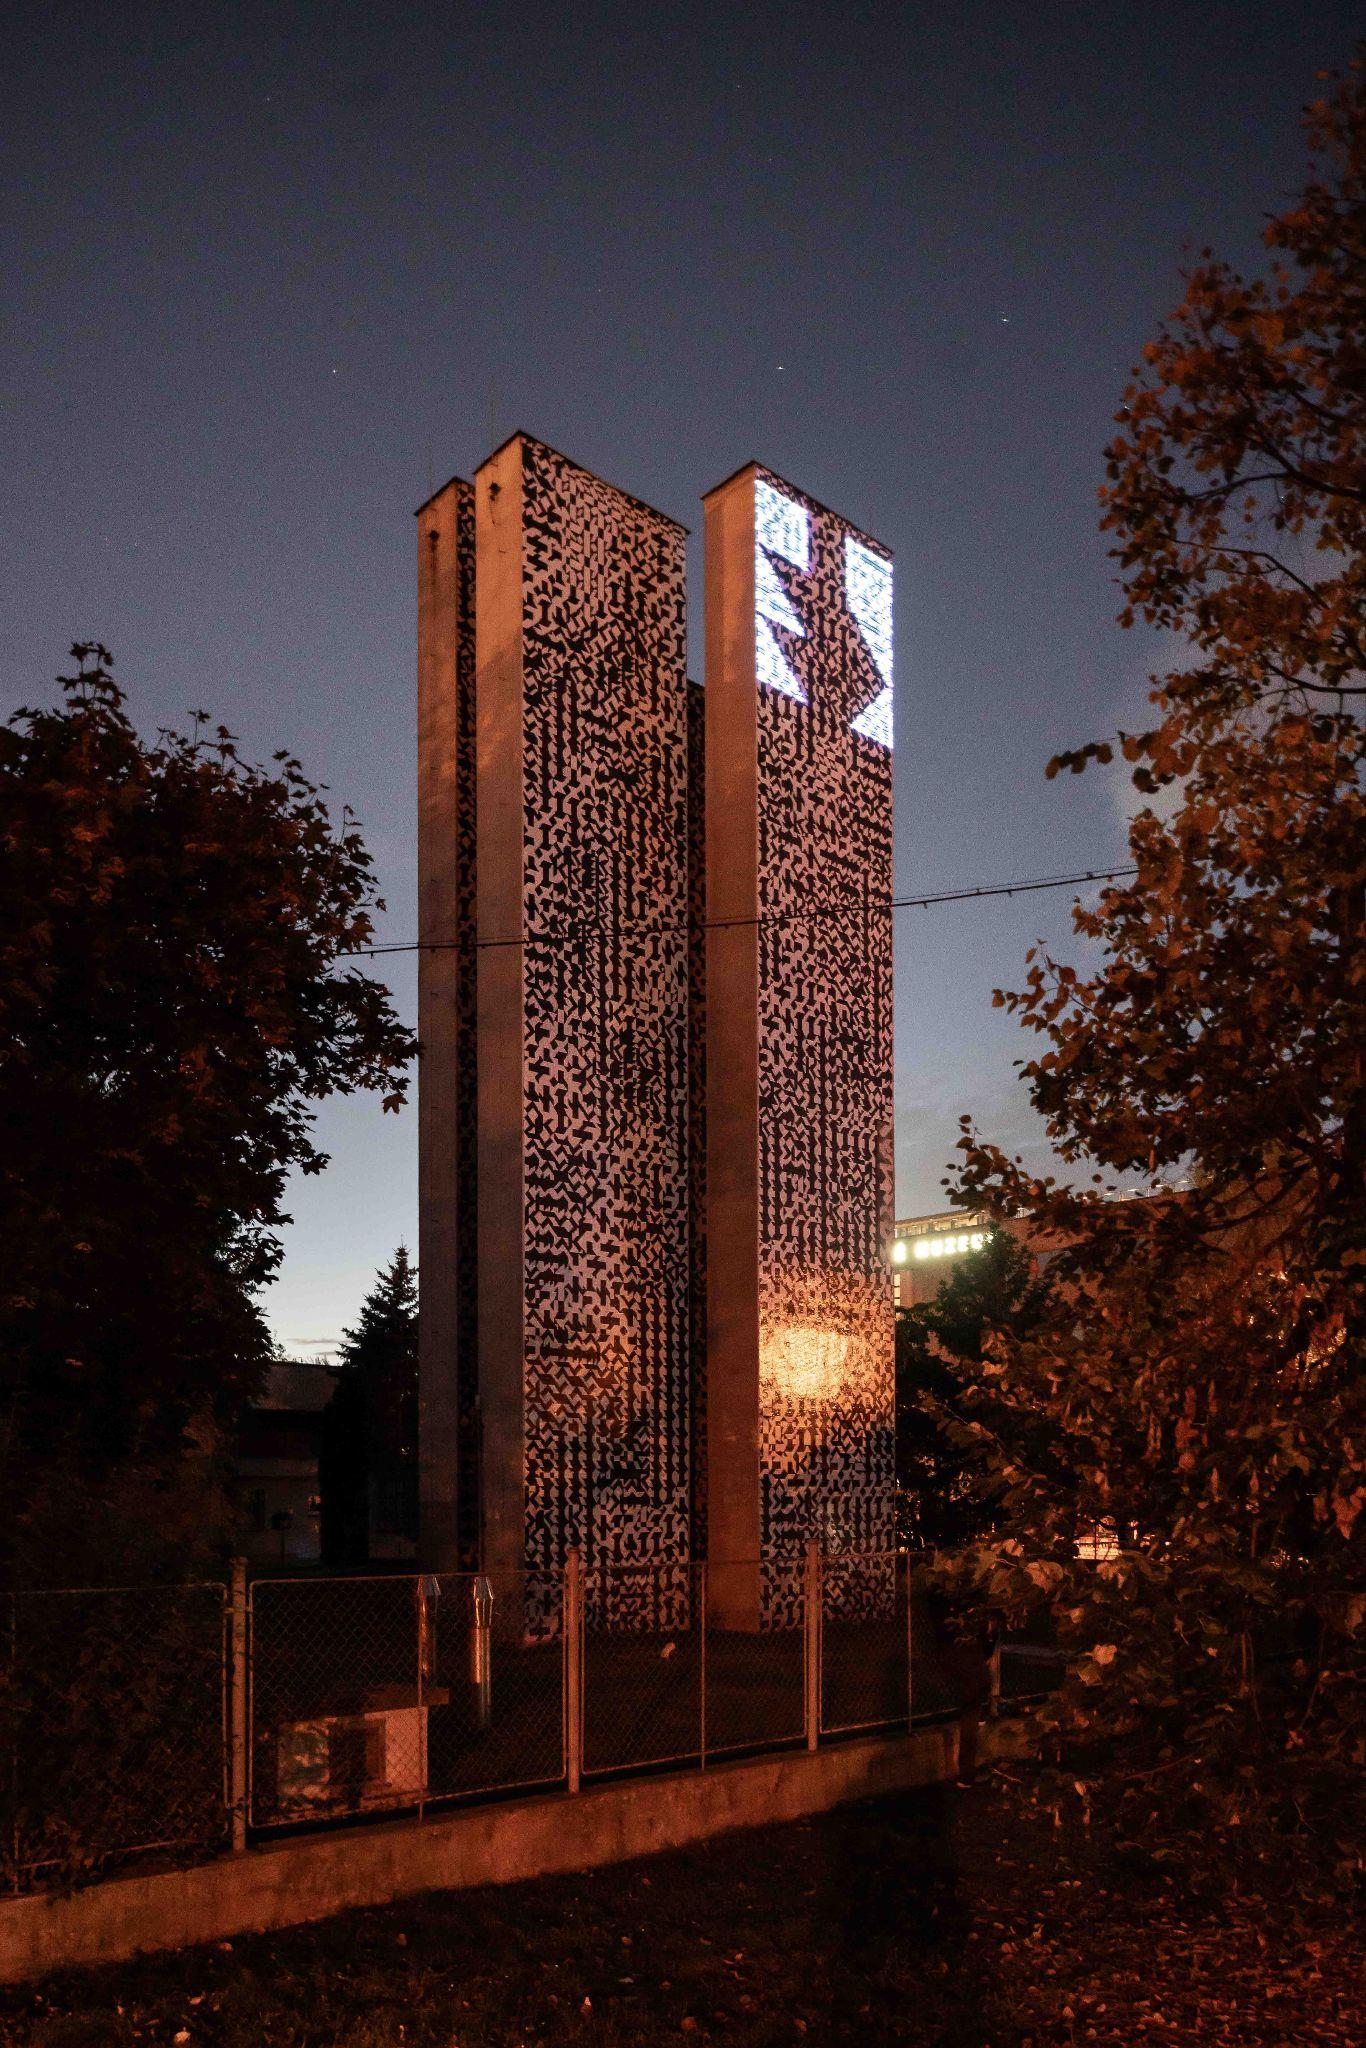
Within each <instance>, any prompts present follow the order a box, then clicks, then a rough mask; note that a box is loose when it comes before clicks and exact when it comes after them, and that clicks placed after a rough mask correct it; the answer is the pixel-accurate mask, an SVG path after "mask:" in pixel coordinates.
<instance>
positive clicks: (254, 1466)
mask: <svg viewBox="0 0 1366 2048" xmlns="http://www.w3.org/2000/svg"><path fill="white" fill-rule="evenodd" d="M336 1384H337V1371H336V1368H335V1367H334V1366H331V1365H321V1364H314V1363H312V1362H304V1361H301V1360H297V1359H281V1360H279V1361H278V1363H276V1364H275V1365H272V1367H271V1369H270V1377H269V1379H268V1380H267V1382H266V1386H265V1390H264V1392H263V1393H262V1394H261V1395H260V1397H259V1399H258V1400H257V1401H255V1402H254V1403H253V1405H252V1406H251V1407H250V1408H249V1409H248V1410H247V1413H246V1415H245V1417H244V1418H243V1421H242V1426H241V1429H240V1431H239V1433H238V1441H237V1480H238V1499H239V1502H240V1505H241V1516H240V1525H239V1535H238V1542H239V1544H240V1547H241V1552H242V1555H243V1556H244V1557H250V1558H260V1559H262V1560H266V1559H276V1560H279V1559H292V1560H294V1561H295V1562H297V1563H300V1564H316V1563H317V1561H318V1557H319V1555H320V1540H319V1539H320V1527H321V1520H322V1491H321V1487H320V1484H319V1479H318V1453H319V1446H320V1443H321V1439H322V1430H323V1413H324V1410H325V1409H326V1408H327V1405H328V1403H329V1402H330V1401H331V1399H332V1394H333V1391H334V1389H335V1387H336Z"/></svg>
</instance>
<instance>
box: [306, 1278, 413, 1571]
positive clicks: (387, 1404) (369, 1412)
mask: <svg viewBox="0 0 1366 2048" xmlns="http://www.w3.org/2000/svg"><path fill="white" fill-rule="evenodd" d="M344 1337H345V1341H344V1343H343V1344H342V1347H341V1359H340V1363H341V1368H342V1371H341V1378H340V1380H339V1382H338V1385H337V1390H336V1392H335V1393H334V1394H333V1396H332V1400H331V1402H330V1403H329V1405H328V1410H327V1417H326V1424H325V1442H324V1460H323V1468H322V1475H321V1476H322V1495H323V1555H324V1558H325V1559H326V1560H327V1561H328V1562H330V1563H334V1564H356V1563H360V1562H362V1561H363V1560H364V1559H365V1558H366V1557H368V1555H369V1535H370V1530H371V1528H372V1526H373V1525H374V1522H375V1518H376V1515H377V1513H379V1514H383V1516H384V1517H385V1519H386V1522H387V1523H389V1524H391V1525H396V1526H395V1527H394V1530H393V1533H397V1534H400V1535H403V1536H405V1537H407V1538H409V1539H410V1540H413V1539H415V1538H416V1535H417V1416H418V1409H417V1280H416V1274H415V1272H414V1270H413V1267H412V1264H411V1262H410V1260H409V1258H408V1250H407V1246H406V1245H400V1246H399V1247H398V1249H397V1251H396V1252H395V1253H394V1256H393V1259H392V1260H391V1261H390V1263H389V1265H388V1266H386V1267H385V1269H384V1270H383V1272H381V1273H380V1275H379V1277H378V1279H377V1280H376V1282H375V1285H374V1286H373V1288H372V1289H371V1290H370V1293H369V1294H368V1295H367V1296H366V1298H365V1300H364V1302H363V1303H362V1305H361V1312H360V1321H359V1323H358V1324H357V1326H356V1328H355V1329H354V1330H347V1331H345V1332H344Z"/></svg>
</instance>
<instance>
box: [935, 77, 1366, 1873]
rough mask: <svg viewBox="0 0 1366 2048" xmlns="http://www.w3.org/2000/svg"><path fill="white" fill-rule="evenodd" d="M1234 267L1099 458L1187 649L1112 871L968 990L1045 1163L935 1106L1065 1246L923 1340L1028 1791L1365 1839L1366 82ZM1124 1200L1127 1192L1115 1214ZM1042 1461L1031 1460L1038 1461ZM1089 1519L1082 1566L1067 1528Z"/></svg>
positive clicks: (1334, 99)
mask: <svg viewBox="0 0 1366 2048" xmlns="http://www.w3.org/2000/svg"><path fill="white" fill-rule="evenodd" d="M1307 127H1308V133H1309V137H1310V141H1311V144H1312V146H1313V148H1314V151H1315V168H1314V173H1313V176H1312V178H1311V181H1310V183H1309V184H1308V185H1307V187H1306V189H1305V191H1304V193H1303V195H1302V197H1301V198H1300V199H1299V201H1298V202H1297V203H1296V204H1295V205H1294V206H1292V207H1291V208H1290V209H1289V211H1287V212H1285V213H1284V214H1282V215H1280V216H1279V217H1278V218H1276V219H1274V220H1273V221H1271V223H1270V224H1269V226H1268V227H1267V229H1266V235H1265V239H1266V243H1267V247H1268V251H1269V261H1268V271H1267V275H1266V276H1264V277H1261V278H1257V279H1252V280H1246V279H1244V278H1242V277H1240V276H1238V275H1237V274H1236V273H1234V272H1233V271H1231V270H1230V269H1229V268H1228V267H1227V266H1226V265H1224V264H1222V263H1220V262H1218V261H1217V260H1215V259H1214V258H1213V257H1212V256H1210V255H1209V254H1208V252H1206V254H1205V256H1204V257H1203V258H1202V260H1201V261H1200V263H1199V265H1198V266H1197V267H1196V268H1195V269H1194V270H1193V271H1192V272H1191V273H1190V275H1189V276H1188V277H1187V279H1186V289H1185V296H1184V298H1183V300H1182V302H1181V304H1180V305H1179V307H1178V308H1177V310H1176V311H1175V313H1174V314H1173V315H1172V316H1171V318H1170V319H1169V320H1168V322H1167V323H1166V325H1165V326H1164V327H1163V328H1162V330H1161V331H1160V332H1159V334H1158V336H1157V338H1156V339H1155V340H1154V341H1153V342H1152V343H1151V344H1150V345H1149V346H1148V348H1146V349H1145V351H1144V360H1143V364H1142V366H1141V367H1140V369H1138V370H1137V371H1136V372H1135V373H1134V380H1133V382H1132V384H1131V386H1130V388H1129V390H1128V392H1127V393H1126V395H1125V402H1124V406H1123V409H1122V411H1121V412H1120V413H1119V415H1118V430H1117V432H1116V434H1115V436H1114V439H1113V440H1112V442H1111V444H1110V446H1109V448H1108V449H1107V451H1106V482H1105V486H1104V489H1103V491H1102V508H1103V511H1102V517H1103V525H1104V527H1105V529H1106V530H1107V531H1108V532H1109V533H1110V534H1111V535H1112V536H1113V543H1114V546H1113V553H1114V558H1115V560H1116V562H1117V564H1118V568H1119V577H1120V582H1121V585H1122V588H1123V592H1124V608H1123V611H1122V613H1121V618H1122V621H1123V623H1124V624H1125V625H1126V626H1128V625H1132V624H1134V623H1135V622H1137V621H1143V622H1146V623H1147V624H1149V625H1152V626H1156V627H1159V628H1161V629H1164V631H1165V632H1166V633H1167V634H1169V635H1171V636H1174V637H1175V638H1176V639H1177V640H1179V642H1180V644H1181V649H1182V660H1181V663H1180V665H1179V666H1177V667H1175V668H1173V669H1172V670H1171V672H1169V673H1166V674H1164V675H1161V676H1158V677H1155V678H1154V679H1153V687H1152V696H1151V702H1152V705H1153V708H1154V718H1153V722H1152V724H1151V725H1150V726H1149V727H1148V728H1147V729H1145V730H1142V731H1139V732H1133V733H1123V734H1120V735H1119V736H1118V739H1117V741H1115V742H1110V741H1097V742H1092V743H1091V744H1089V745H1087V746H1083V747H1080V748H1078V749H1077V750H1075V751H1074V752H1072V753H1068V754H1065V755H1063V756H1062V757H1060V759H1059V760H1057V761H1055V762H1053V763H1052V764H1051V765H1050V771H1049V772H1050V774H1052V773H1056V772H1057V770H1058V769H1059V768H1063V767H1066V768H1070V769H1072V770H1073V771H1074V772H1081V771H1083V770H1084V769H1085V768H1086V767H1087V766H1088V764H1089V763H1091V762H1093V761H1101V762H1105V761H1108V760H1110V759H1111V758H1112V757H1113V754H1114V751H1115V748H1116V747H1117V748H1118V750H1119V751H1120V752H1121V753H1122V756H1123V759H1124V760H1125V761H1126V762H1127V763H1128V764H1129V766H1130V771H1131V774H1132V779H1133V782H1134V785H1135V787H1136V789H1137V790H1138V792H1139V793H1140V795H1141V796H1143V797H1144V798H1148V799H1150V798H1153V797H1154V796H1155V795H1157V793H1158V792H1163V801H1162V803H1161V805H1160V807H1159V808H1154V807H1153V806H1152V804H1151V803H1145V805H1144V807H1143V808H1142V809H1140V810H1139V812H1138V815H1137V817H1136V819H1135V821H1134V823H1133V826H1132V830H1131V835H1130V845H1131V849H1132V858H1133V861H1134V863H1135V866H1136V869H1137V873H1136V875H1135V877H1134V879H1133V880H1132V882H1130V883H1128V884H1127V885H1125V886H1111V887H1109V888H1107V889H1105V890H1104V891H1103V893H1101V895H1100V896H1099V899H1098V900H1097V901H1095V902H1094V903H1093V904H1090V905H1081V904H1079V905H1078V906H1077V907H1076V909H1075V912H1074V922H1075V927H1076V931H1077V934H1078V937H1079V938H1080V939H1081V940H1082V941H1083V942H1084V944H1083V946H1082V948H1081V951H1080V959H1081V962H1082V963H1083V964H1081V965H1073V964H1069V963H1067V962H1065V961H1063V960H1060V959H1055V958H1053V957H1051V956H1050V955H1049V954H1047V953H1046V952H1044V951H1041V950H1036V951H1035V952H1034V953H1032V954H1031V955H1030V956H1029V959H1028V972H1027V976H1026V979H1025V985H1024V987H1023V988H1022V989H1021V990H1018V991H1015V992H1010V993H999V994H998V996H997V1001H998V1002H999V1003H1001V1004H1003V1005H1004V1006H1005V1007H1006V1008H1007V1009H1008V1010H1010V1011H1011V1012H1013V1013H1014V1014H1015V1015H1016V1016H1017V1017H1018V1019H1019V1021H1020V1022H1021V1024H1022V1025H1023V1026H1024V1027H1025V1028H1026V1029H1027V1030H1028V1031H1030V1032H1032V1033H1034V1034H1035V1035H1036V1037H1037V1039H1038V1040H1039V1041H1040V1044H1039V1049H1038V1051H1037V1052H1036V1053H1035V1054H1034V1056H1033V1058H1032V1059H1030V1060H1029V1061H1028V1063H1027V1064H1026V1065H1025V1067H1024V1074H1025V1077H1026V1079H1027V1081H1028V1084H1029V1087H1030V1091H1031V1094H1032V1098H1033V1101H1034V1103H1035V1105H1036V1107H1037V1108H1038V1109H1039V1110H1040V1111H1041V1112H1042V1114H1043V1116H1044V1118H1045V1119H1046V1122H1047V1128H1048V1133H1049V1136H1050V1138H1051V1140H1052V1144H1053V1147H1054V1149H1055V1152H1056V1154H1057V1156H1058V1158H1059V1160H1060V1162H1061V1168H1062V1170H1061V1171H1060V1173H1058V1174H1057V1175H1036V1174H1033V1173H1031V1172H1029V1171H1027V1170H1026V1168H1025V1166H1024V1165H1023V1164H1022V1162H1021V1161H1020V1160H1019V1159H1018V1158H1010V1157H1007V1156H1006V1155H1005V1154H1004V1153H1002V1152H1001V1151H1000V1150H998V1149H997V1148H996V1147H994V1146H993V1145H991V1144H990V1143H989V1142H987V1141H986V1139H985V1138H983V1137H982V1136H981V1135H979V1134H978V1133H976V1132H975V1131H972V1130H968V1131H966V1132H965V1136H964V1139H963V1154H964V1157H963V1162H962V1165H961V1168H960V1170H959V1174H958V1177H957V1181H956V1184H955V1195H956V1198H957V1199H959V1200H961V1201H962V1202H963V1203H964V1204H966V1205H969V1206H971V1207H974V1208H978V1207H986V1208H989V1209H991V1210H993V1211H995V1212H996V1213H997V1214H999V1215H1005V1216H1012V1217H1015V1218H1019V1219H1021V1220H1022V1221H1023V1222H1025V1223H1026V1224H1027V1225H1028V1227H1029V1229H1030V1230H1031V1232H1034V1233H1038V1234H1040V1236H1041V1237H1042V1238H1043V1239H1045V1240H1047V1241H1048V1242H1049V1243H1055V1244H1061V1245H1062V1246H1064V1249H1063V1250H1061V1251H1060V1252H1059V1253H1058V1254H1057V1255H1056V1257H1055V1258H1053V1260H1052V1261H1051V1263H1050V1264H1049V1267H1048V1281H1049V1295H1050V1305H1049V1307H1048V1309H1047V1311H1046V1312H1045V1313H1044V1314H1043V1316H1042V1317H1041V1319H1039V1320H1037V1321H1035V1322H1034V1323H1033V1325H1032V1326H1031V1327H1030V1328H1029V1329H1027V1330H1026V1331H1023V1332H1022V1331H1020V1330H1015V1329H1011V1328H1010V1327H1008V1326H1006V1327H1002V1328H1001V1329H999V1330H998V1331H996V1332H995V1333H994V1334H992V1335H990V1336H989V1338H988V1341H987V1342H986V1343H985V1345H984V1346H983V1347H982V1348H983V1350H984V1353H985V1356H984V1359H983V1361H982V1363H981V1364H974V1363H973V1361H972V1360H971V1359H967V1358H964V1359H960V1360H959V1361H958V1366H957V1372H958V1379H959V1385H958V1388H957V1390H956V1397H955V1401H954V1402H953V1404H951V1407H952V1412H951V1415H950V1420H951V1422H952V1424H953V1426H954V1427H955V1428H957V1429H959V1430H960V1431H961V1432H963V1433H964V1448H965V1453H966V1451H967V1449H968V1448H971V1450H972V1452H973V1458H972V1460H971V1461H970V1465H971V1469H973V1470H975V1471H976V1472H977V1473H978V1479H977V1485H978V1487H979V1490H980V1492H981V1495H982V1498H983V1502H984V1504H985V1505H986V1506H988V1507H989V1509H990V1512H991V1516H992V1518H993V1521H994V1525H995V1526H994V1533H993V1534H992V1535H991V1536H990V1537H988V1538H985V1539H983V1540H981V1541H980V1542H978V1543H977V1544H975V1545H972V1546H970V1547H969V1548H968V1549H967V1550H966V1551H964V1552H963V1553H962V1554H960V1555H959V1557H958V1558H957V1559H956V1560H955V1561H954V1562H953V1564H952V1565H951V1566H946V1570H947V1572H948V1575H949V1576H950V1578H951V1579H953V1581H954V1582H955V1583H956V1585H957V1587H958V1589H959V1591H960V1593H962V1594H964V1595H965V1596H966V1595H968V1594H972V1595H974V1596H976V1597H986V1598H989V1599H990V1600H992V1601H994V1602H995V1603H996V1604H998V1605H1000V1606H1002V1607H1006V1608H1010V1609H1029V1608H1035V1609H1037V1608H1040V1607H1043V1608H1046V1609H1047V1610H1048V1612H1049V1615H1050V1616H1051V1619H1052V1622H1053V1624H1054V1626H1055V1628H1056V1630H1057V1633H1058V1638H1059V1640H1060V1642H1061V1643H1062V1645H1063V1647H1064V1648H1065V1650H1066V1652H1067V1657H1068V1677H1067V1681H1066V1684H1065V1686H1064V1689H1063V1691H1062V1694H1061V1696H1060V1698H1059V1700H1058V1702H1057V1705H1056V1710H1055V1714H1054V1717H1053V1719H1054V1731H1055V1743H1054V1749H1053V1754H1054V1756H1055V1757H1056V1758H1057V1760H1058V1761H1059V1763H1060V1765H1062V1766H1063V1767H1064V1774H1063V1777H1062V1778H1061V1779H1059V1780H1058V1781H1057V1782H1058V1783H1063V1782H1065V1783H1067V1784H1069V1785H1072V1786H1075V1787H1077V1788H1078V1790H1080V1792H1081V1794H1082V1796H1083V1797H1084V1798H1087V1799H1089V1798H1093V1797H1099V1796H1105V1797H1107V1798H1109V1799H1112V1800H1114V1801H1115V1802H1117V1803H1118V1804H1119V1805H1120V1806H1121V1807H1122V1808H1123V1809H1124V1810H1125V1811H1126V1812H1127V1813H1128V1815H1129V1818H1130V1819H1131V1820H1132V1821H1133V1823H1134V1824H1135V1826H1136V1828H1139V1829H1141V1830H1142V1832H1143V1834H1144V1838H1145V1840H1146V1841H1147V1842H1148V1844H1149V1845H1150V1846H1152V1845H1154V1844H1160V1843H1162V1842H1163V1841H1164V1840H1168V1839H1169V1840H1171V1841H1173V1842H1175V1841H1183V1842H1184V1843H1186V1844H1187V1845H1189V1843H1190V1842H1191V1840H1192V1839H1193V1838H1194V1836H1195V1833H1196V1832H1197V1831H1199V1832H1200V1833H1201V1834H1202V1835H1203V1838H1204V1839H1205V1840H1206V1841H1210V1840H1220V1841H1222V1842H1224V1843H1225V1844H1227V1843H1229V1842H1232V1841H1235V1840H1237V1839H1239V1834H1238V1831H1240V1830H1241V1831H1242V1838H1243V1839H1247V1840H1252V1839H1254V1838H1255V1839H1256V1840H1258V1841H1262V1840H1263V1839H1264V1838H1263V1836H1262V1835H1261V1834H1259V1833H1258V1827H1259V1825H1260V1824H1262V1823H1266V1824H1270V1825H1274V1826H1276V1827H1284V1826H1292V1827H1300V1826H1303V1827H1305V1828H1307V1829H1312V1830H1316V1831H1317V1833H1318V1835H1319V1837H1320V1838H1321V1839H1322V1840H1324V1841H1329V1842H1334V1841H1335V1842H1336V1843H1337V1845H1338V1848H1337V1854H1338V1858H1339V1861H1340V1863H1341V1865H1342V1866H1343V1867H1346V1866H1348V1865H1351V1864H1353V1863H1355V1862H1356V1861H1357V1860H1358V1859H1359V1857H1360V1853H1361V1850H1360V1844H1361V1840H1362V1836H1361V1834H1360V1832H1359V1813H1360V1809H1359V1806H1358V1807H1357V1808H1356V1813H1357V1819H1356V1821H1355V1822H1354V1820H1353V1818H1352V1814H1353V1803H1354V1802H1355V1801H1357V1800H1359V1794H1360V1786H1361V1782H1362V1763H1363V1757H1364V1754H1366V1706H1364V1705H1363V1702H1364V1701H1366V1688H1364V1687H1363V1678H1366V1625H1364V1621H1363V1606H1364V1604H1366V1603H1363V1600H1362V1588H1363V1587H1366V1374H1364V1373H1363V1363H1366V1064H1364V1063H1366V944H1363V939H1364V937H1366V932H1364V931H1363V916H1364V912H1366V787H1364V785H1363V771H1364V770H1366V725H1364V724H1363V721H1362V715H1361V714H1362V708H1363V701H1364V700H1366V549H1363V540H1364V539H1366V70H1363V67H1362V62H1361V61H1360V60H1359V61H1358V62H1356V63H1355V64H1354V65H1353V66H1352V67H1351V68H1350V69H1349V70H1348V72H1347V73H1346V75H1345V76H1344V77H1342V78H1341V79H1338V80H1333V81H1330V82H1329V83H1328V86H1327V89H1326V93H1325V97H1324V98H1323V99H1322V100H1321V101H1320V102H1319V103H1317V104H1316V105H1314V106H1313V107H1311V108H1310V109H1309V110H1308V116H1307ZM1135 1187H1139V1188H1142V1189H1144V1190H1145V1191H1146V1192H1145V1193H1144V1194H1143V1195H1142V1196H1141V1197H1140V1198H1137V1199H1133V1198H1129V1199H1125V1196H1126V1194H1128V1195H1131V1194H1132V1190H1133V1189H1134V1188H1135ZM1040 1446H1042V1447H1043V1449H1042V1450H1040ZM1095 1531H1099V1532H1101V1536H1102V1547H1107V1546H1110V1545H1113V1546H1114V1547H1115V1550H1116V1554H1115V1555H1114V1556H1112V1557H1110V1558H1109V1559H1108V1560H1102V1561H1099V1562H1097V1561H1094V1560H1093V1559H1084V1558H1082V1557H1079V1555H1078V1541H1079V1539H1085V1538H1086V1537H1087V1536H1088V1535H1089V1534H1090V1533H1092V1532H1095Z"/></svg>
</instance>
